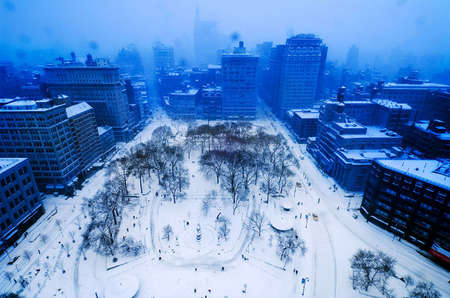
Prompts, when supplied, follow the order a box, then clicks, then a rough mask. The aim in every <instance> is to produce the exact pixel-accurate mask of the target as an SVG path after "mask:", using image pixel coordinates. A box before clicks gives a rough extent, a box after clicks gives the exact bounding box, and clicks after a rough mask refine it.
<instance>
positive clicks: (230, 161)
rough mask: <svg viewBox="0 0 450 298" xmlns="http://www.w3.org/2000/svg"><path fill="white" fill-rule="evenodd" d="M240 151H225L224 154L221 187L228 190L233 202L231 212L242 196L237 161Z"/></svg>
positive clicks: (238, 160)
mask: <svg viewBox="0 0 450 298" xmlns="http://www.w3.org/2000/svg"><path fill="white" fill-rule="evenodd" d="M240 157H241V155H240V153H239V152H236V151H235V152H227V153H226V154H225V155H224V158H225V163H224V167H223V174H222V176H223V179H222V183H221V186H222V188H223V189H225V190H226V191H228V192H229V193H230V194H231V197H232V203H233V214H234V212H235V210H236V208H237V206H238V204H239V201H240V198H243V195H240V194H243V192H242V188H243V184H242V177H241V175H239V163H240Z"/></svg>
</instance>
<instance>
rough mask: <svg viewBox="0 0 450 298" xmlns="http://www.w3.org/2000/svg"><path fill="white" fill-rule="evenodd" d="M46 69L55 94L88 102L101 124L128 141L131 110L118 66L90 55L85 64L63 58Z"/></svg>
mask: <svg viewBox="0 0 450 298" xmlns="http://www.w3.org/2000/svg"><path fill="white" fill-rule="evenodd" d="M44 71H45V83H46V86H47V88H48V91H49V93H50V95H51V96H52V97H54V96H57V95H59V94H65V95H67V96H68V97H69V100H70V101H71V103H80V102H83V101H85V102H87V103H88V104H89V105H90V106H92V107H93V108H94V111H95V118H96V120H97V123H98V125H108V126H111V127H112V128H113V131H114V136H115V138H116V140H118V141H126V140H128V138H129V116H130V113H129V107H128V103H127V97H126V95H125V94H124V93H122V83H121V81H120V77H119V69H118V68H117V67H112V66H110V65H109V64H108V63H107V61H103V60H96V61H93V60H92V57H91V56H90V55H88V58H87V60H86V64H81V63H76V62H64V61H63V63H61V64H59V65H52V66H47V67H45V68H44Z"/></svg>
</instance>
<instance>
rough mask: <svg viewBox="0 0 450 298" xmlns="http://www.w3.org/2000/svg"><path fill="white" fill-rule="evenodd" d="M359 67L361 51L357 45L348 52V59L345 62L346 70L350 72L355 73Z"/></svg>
mask: <svg viewBox="0 0 450 298" xmlns="http://www.w3.org/2000/svg"><path fill="white" fill-rule="evenodd" d="M358 67H359V49H358V47H357V46H356V45H352V46H351V47H350V48H349V49H348V52H347V59H346V61H345V68H347V69H348V70H349V71H350V72H352V73H353V72H355V71H357V70H358Z"/></svg>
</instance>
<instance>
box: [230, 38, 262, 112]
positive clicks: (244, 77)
mask: <svg viewBox="0 0 450 298" xmlns="http://www.w3.org/2000/svg"><path fill="white" fill-rule="evenodd" d="M257 67H258V57H256V56H253V55H250V54H248V53H247V52H246V50H245V47H244V42H242V41H240V42H239V47H236V48H235V49H234V51H233V53H231V54H225V55H222V88H223V89H222V90H223V93H222V114H223V118H225V119H252V118H255V116H256V100H257V98H256V69H257Z"/></svg>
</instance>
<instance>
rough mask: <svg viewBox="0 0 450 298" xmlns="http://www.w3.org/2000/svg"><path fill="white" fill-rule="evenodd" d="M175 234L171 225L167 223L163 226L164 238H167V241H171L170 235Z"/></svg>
mask: <svg viewBox="0 0 450 298" xmlns="http://www.w3.org/2000/svg"><path fill="white" fill-rule="evenodd" d="M172 235H173V229H172V226H171V225H165V226H164V227H163V236H162V238H163V239H166V240H167V241H170V237H171V236H172Z"/></svg>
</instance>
